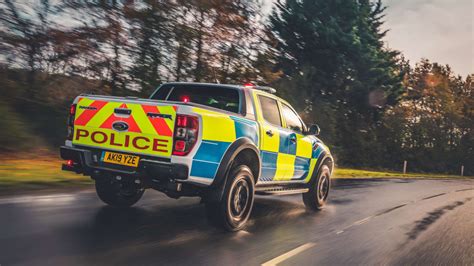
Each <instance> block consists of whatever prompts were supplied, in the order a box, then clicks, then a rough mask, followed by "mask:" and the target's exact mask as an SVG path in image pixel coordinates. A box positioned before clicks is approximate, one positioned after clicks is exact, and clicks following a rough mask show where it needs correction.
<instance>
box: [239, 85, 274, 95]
mask: <svg viewBox="0 0 474 266" xmlns="http://www.w3.org/2000/svg"><path fill="white" fill-rule="evenodd" d="M244 87H247V88H251V89H256V90H261V91H265V92H268V93H271V94H275V93H276V90H275V89H274V88H272V87H268V86H258V85H255V84H252V83H247V84H245V85H244Z"/></svg>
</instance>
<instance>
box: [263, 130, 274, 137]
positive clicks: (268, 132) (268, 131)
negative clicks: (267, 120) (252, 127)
mask: <svg viewBox="0 0 474 266" xmlns="http://www.w3.org/2000/svg"><path fill="white" fill-rule="evenodd" d="M265 133H266V134H267V135H268V136H270V137H273V131H271V130H270V129H269V130H267V132H265Z"/></svg>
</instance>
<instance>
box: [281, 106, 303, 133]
mask: <svg viewBox="0 0 474 266" xmlns="http://www.w3.org/2000/svg"><path fill="white" fill-rule="evenodd" d="M282 112H283V117H284V118H285V121H286V127H287V128H289V129H291V130H294V131H296V132H299V133H302V132H303V123H301V120H300V119H299V117H298V115H297V114H296V113H295V112H294V111H293V110H292V109H291V108H290V107H289V106H287V105H286V104H282Z"/></svg>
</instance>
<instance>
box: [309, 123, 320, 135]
mask: <svg viewBox="0 0 474 266" xmlns="http://www.w3.org/2000/svg"><path fill="white" fill-rule="evenodd" d="M320 131H321V129H320V128H319V126H318V125H316V124H312V125H311V126H310V127H309V130H308V135H314V136H318V135H319V132H320Z"/></svg>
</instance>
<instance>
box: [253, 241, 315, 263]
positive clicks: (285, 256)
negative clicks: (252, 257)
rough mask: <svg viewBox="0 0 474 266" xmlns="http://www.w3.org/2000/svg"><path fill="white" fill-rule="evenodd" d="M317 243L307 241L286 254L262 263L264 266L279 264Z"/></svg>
mask: <svg viewBox="0 0 474 266" xmlns="http://www.w3.org/2000/svg"><path fill="white" fill-rule="evenodd" d="M315 245H316V243H312V242H309V243H306V244H304V245H301V246H299V247H297V248H295V249H292V250H290V251H288V252H286V253H285V254H282V255H280V256H278V257H276V258H274V259H272V260H269V261H267V262H265V263H263V264H262V266H271V265H277V264H278V263H280V262H282V261H285V260H287V259H289V258H291V257H293V256H296V255H298V254H299V253H301V252H303V251H305V250H307V249H309V248H312V247H314V246H315Z"/></svg>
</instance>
